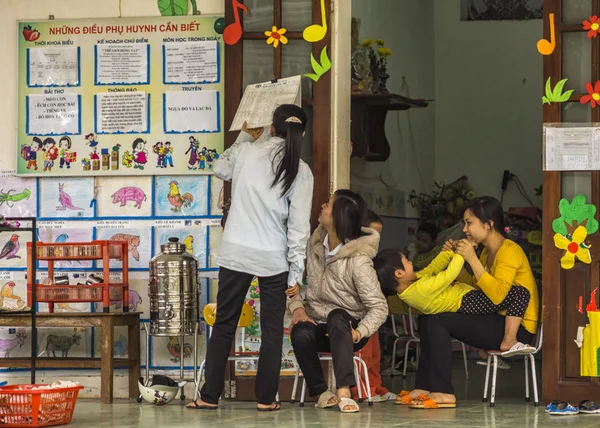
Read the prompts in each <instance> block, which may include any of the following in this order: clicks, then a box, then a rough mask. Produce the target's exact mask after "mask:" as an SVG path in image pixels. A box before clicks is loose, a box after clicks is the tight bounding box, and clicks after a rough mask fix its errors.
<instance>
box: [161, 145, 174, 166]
mask: <svg viewBox="0 0 600 428" xmlns="http://www.w3.org/2000/svg"><path fill="white" fill-rule="evenodd" d="M167 164H169V166H173V147H171V142H170V141H167V142H166V143H165V160H164V163H163V165H164V168H166V167H167Z"/></svg>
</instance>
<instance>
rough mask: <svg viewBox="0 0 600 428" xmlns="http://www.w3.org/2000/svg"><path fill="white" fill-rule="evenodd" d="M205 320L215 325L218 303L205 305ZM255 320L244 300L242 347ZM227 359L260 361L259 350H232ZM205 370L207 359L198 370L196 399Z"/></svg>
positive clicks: (241, 315)
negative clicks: (248, 329)
mask: <svg viewBox="0 0 600 428" xmlns="http://www.w3.org/2000/svg"><path fill="white" fill-rule="evenodd" d="M203 315H204V320H205V321H206V324H208V325H209V327H212V326H214V325H215V321H216V318H217V304H216V303H209V304H207V305H206V306H204V310H203ZM252 322H254V309H252V306H250V304H249V303H248V302H244V306H242V313H241V314H240V319H239V321H238V325H237V326H238V328H241V329H242V349H243V350H245V349H246V341H245V339H246V327H248V326H249V325H250V324H252ZM211 330H212V329H209V331H208V338H209V339H210V334H211ZM227 361H258V352H244V351H242V352H231V353H230V354H229V358H227ZM204 370H206V359H205V360H204V361H202V364H200V370H198V377H197V378H196V385H195V387H196V389H195V391H194V400H197V399H198V396H199V395H200V384H201V382H202V375H203V374H204ZM275 401H276V402H277V403H278V404H279V393H277V397H276V398H275Z"/></svg>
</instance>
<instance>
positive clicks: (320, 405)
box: [315, 391, 339, 409]
mask: <svg viewBox="0 0 600 428" xmlns="http://www.w3.org/2000/svg"><path fill="white" fill-rule="evenodd" d="M332 398H336V399H337V398H338V397H337V395H335V394H334V393H333V392H331V391H325V392H324V393H322V394H321V395H319V400H318V401H317V402H316V403H315V407H316V408H317V409H328V408H330V407H334V406H337V405H338V403H339V401H337V400H336V401H335V402H333V403H330V402H329V400H331V399H332Z"/></svg>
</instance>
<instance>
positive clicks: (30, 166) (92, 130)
mask: <svg viewBox="0 0 600 428" xmlns="http://www.w3.org/2000/svg"><path fill="white" fill-rule="evenodd" d="M223 22H224V18H223V17H220V16H204V15H202V16H194V17H193V19H190V17H188V16H181V17H177V16H171V17H169V21H168V22H167V21H166V20H165V19H163V18H161V17H145V18H142V17H132V18H121V19H119V20H118V22H117V21H115V20H114V19H113V18H87V19H77V20H52V21H31V22H19V23H18V25H17V31H18V35H17V36H18V74H17V76H18V80H17V93H18V108H17V111H18V115H17V141H16V144H17V152H18V156H17V173H18V174H19V175H30V176H90V175H94V176H109V175H110V176H114V175H117V174H118V175H131V176H141V175H196V174H206V173H210V171H211V169H212V165H213V163H214V160H215V159H216V158H217V157H218V156H219V154H221V153H222V151H223V122H224V111H223V110H224V109H223V104H224V88H225V86H224V52H225V49H224V45H223V36H222V34H223V29H224V27H225V26H224V24H223Z"/></svg>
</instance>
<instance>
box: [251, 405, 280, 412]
mask: <svg viewBox="0 0 600 428" xmlns="http://www.w3.org/2000/svg"><path fill="white" fill-rule="evenodd" d="M256 410H258V411H259V412H276V411H278V410H281V404H275V406H272V407H256Z"/></svg>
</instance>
